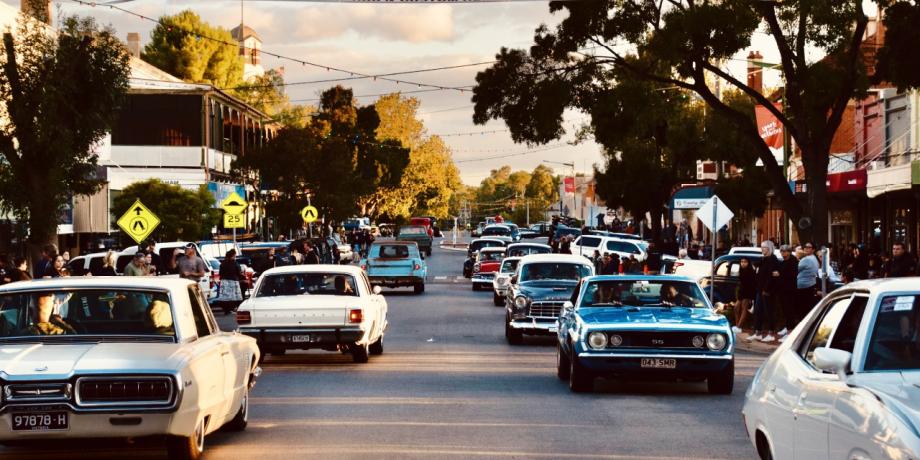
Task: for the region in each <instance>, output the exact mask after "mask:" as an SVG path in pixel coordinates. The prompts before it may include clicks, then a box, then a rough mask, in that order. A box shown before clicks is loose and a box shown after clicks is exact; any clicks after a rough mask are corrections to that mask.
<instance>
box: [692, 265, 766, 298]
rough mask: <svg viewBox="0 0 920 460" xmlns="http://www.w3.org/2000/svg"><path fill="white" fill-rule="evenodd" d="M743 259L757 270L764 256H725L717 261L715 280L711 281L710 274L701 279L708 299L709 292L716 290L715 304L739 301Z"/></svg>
mask: <svg viewBox="0 0 920 460" xmlns="http://www.w3.org/2000/svg"><path fill="white" fill-rule="evenodd" d="M741 259H747V260H749V261H750V262H751V265H752V266H753V267H754V269H755V270H756V269H757V267H759V266H760V261H761V259H763V256H761V255H759V254H758V255H752V254H743V253H742V254H732V255H724V256H722V257H719V258H718V259H716V262H715V267H716V270H715V274H716V276H715V278H714V279H713V280H710V275H708V274H707V275H705V276H704V277H702V278H701V280H700V285H701V286H702V287H703V292H704V293H705V294H706V296H707V297H708V296H709V291H710V290H711V289H715V292H714V293H713V296H712V302H713V303H729V302H734V301H735V300H737V297H738V295H737V293H738V285H739V284H740V280H739V278H738V275H739V273H740V272H741Z"/></svg>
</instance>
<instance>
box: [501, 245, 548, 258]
mask: <svg viewBox="0 0 920 460" xmlns="http://www.w3.org/2000/svg"><path fill="white" fill-rule="evenodd" d="M549 252H550V248H544V247H540V246H517V247H513V248H510V249H508V255H509V256H511V257H520V256H526V255H529V254H549Z"/></svg>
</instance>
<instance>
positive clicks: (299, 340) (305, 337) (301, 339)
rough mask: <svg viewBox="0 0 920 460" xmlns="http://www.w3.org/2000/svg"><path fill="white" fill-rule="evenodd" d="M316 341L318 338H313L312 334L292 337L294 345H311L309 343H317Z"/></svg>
mask: <svg viewBox="0 0 920 460" xmlns="http://www.w3.org/2000/svg"><path fill="white" fill-rule="evenodd" d="M316 339H317V338H316V337H314V336H312V335H310V334H303V335H292V336H291V342H294V343H304V342H307V343H309V342H316Z"/></svg>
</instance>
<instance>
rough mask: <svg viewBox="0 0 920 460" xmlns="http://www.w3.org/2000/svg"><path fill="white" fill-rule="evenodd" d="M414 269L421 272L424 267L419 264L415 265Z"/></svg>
mask: <svg viewBox="0 0 920 460" xmlns="http://www.w3.org/2000/svg"><path fill="white" fill-rule="evenodd" d="M414 269H415V270H421V269H422V266H421V265H419V264H415V267H414Z"/></svg>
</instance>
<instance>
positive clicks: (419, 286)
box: [412, 283, 425, 294]
mask: <svg viewBox="0 0 920 460" xmlns="http://www.w3.org/2000/svg"><path fill="white" fill-rule="evenodd" d="M412 288H413V289H414V292H415V293H416V294H422V293H424V292H425V283H419V284H416V285H415V286H413V287H412Z"/></svg>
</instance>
